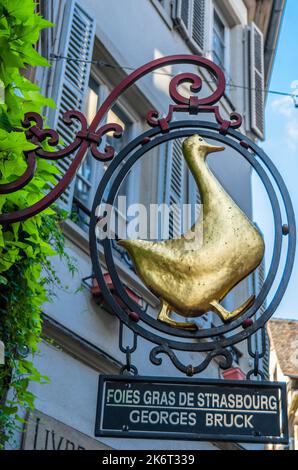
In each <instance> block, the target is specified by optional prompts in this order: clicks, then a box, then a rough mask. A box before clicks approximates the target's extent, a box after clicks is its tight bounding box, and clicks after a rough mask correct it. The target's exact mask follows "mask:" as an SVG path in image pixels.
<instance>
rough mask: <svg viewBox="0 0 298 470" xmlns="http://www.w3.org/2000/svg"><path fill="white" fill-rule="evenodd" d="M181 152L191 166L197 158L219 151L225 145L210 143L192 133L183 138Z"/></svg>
mask: <svg viewBox="0 0 298 470" xmlns="http://www.w3.org/2000/svg"><path fill="white" fill-rule="evenodd" d="M182 149H183V154H184V157H185V160H186V161H187V163H188V164H189V165H190V166H192V163H195V160H197V159H198V158H200V159H203V160H204V159H205V158H206V156H207V155H208V154H209V153H213V152H220V151H222V150H224V149H225V147H222V146H217V145H211V144H209V143H208V142H206V140H204V139H203V138H202V137H201V136H200V135H198V134H194V135H192V136H190V137H188V138H187V139H185V140H184V142H183V144H182Z"/></svg>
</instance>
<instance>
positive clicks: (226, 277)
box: [118, 135, 264, 330]
mask: <svg viewBox="0 0 298 470" xmlns="http://www.w3.org/2000/svg"><path fill="white" fill-rule="evenodd" d="M182 149H183V155H184V158H185V160H186V163H187V165H188V167H189V169H190V171H191V172H192V174H193V176H194V179H195V182H196V184H197V186H198V190H199V192H200V194H201V203H202V211H201V213H200V215H199V217H198V220H197V221H196V223H195V224H194V226H193V227H192V228H191V229H190V230H191V233H190V232H187V233H185V234H184V235H182V236H181V238H179V239H171V240H163V241H156V242H152V241H147V240H119V241H118V243H119V245H121V246H123V247H125V248H126V250H127V251H128V253H129V255H130V257H131V258H132V261H133V264H134V266H135V269H136V272H137V274H138V275H139V277H140V278H141V279H142V280H143V282H144V283H145V285H146V286H147V287H148V288H149V289H150V290H151V291H152V292H153V293H154V294H155V295H156V296H157V297H158V298H159V299H160V301H161V305H160V311H159V314H158V320H160V321H161V322H164V323H166V324H168V325H170V326H172V327H175V328H183V329H187V330H194V329H196V328H197V326H196V324H195V323H194V322H182V321H176V320H175V319H173V318H171V317H170V314H171V312H175V313H177V314H179V315H182V316H184V317H187V318H188V317H198V316H201V315H203V314H204V313H206V312H208V311H210V310H212V311H214V312H216V313H217V314H218V315H219V316H220V318H221V319H222V320H223V321H224V322H228V321H231V320H233V319H235V318H236V317H237V316H239V315H240V314H241V313H243V312H245V311H246V310H247V309H248V308H249V307H250V306H251V305H252V303H253V302H254V296H251V297H250V298H249V299H248V300H247V301H246V302H244V303H243V304H242V305H241V306H240V307H238V308H237V309H235V310H233V311H228V310H226V309H225V308H224V307H223V306H222V305H221V304H220V301H221V300H222V299H223V298H224V297H225V296H226V295H227V294H228V292H230V290H231V289H232V288H233V287H234V286H235V285H236V284H238V283H239V282H240V281H241V280H242V279H244V278H245V277H246V276H247V275H249V274H250V273H251V272H252V271H253V270H254V269H255V268H256V267H257V266H258V265H259V264H260V262H261V260H262V258H263V255H264V241H263V238H262V236H261V234H260V233H259V231H258V230H257V228H256V227H255V226H254V225H253V224H252V222H251V221H250V220H249V219H248V217H247V216H246V215H245V214H244V213H243V212H242V210H241V209H240V208H239V207H238V206H237V204H236V203H235V202H234V201H233V199H232V198H231V197H230V196H229V195H228V194H227V193H226V191H225V190H224V189H223V187H222V186H221V184H220V183H219V182H218V180H217V179H216V177H215V176H214V175H213V173H212V172H211V170H210V169H209V167H208V165H207V162H206V157H207V155H208V154H210V153H212V152H218V151H221V150H224V147H218V146H214V145H210V144H209V143H207V142H206V141H205V140H204V139H202V138H201V137H200V136H199V135H193V136H191V137H188V138H187V139H185V140H184V142H183V145H182ZM197 233H201V234H202V237H197V236H195V235H196V234H197ZM191 235H194V236H191Z"/></svg>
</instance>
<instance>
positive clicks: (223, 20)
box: [209, 1, 231, 94]
mask: <svg viewBox="0 0 298 470" xmlns="http://www.w3.org/2000/svg"><path fill="white" fill-rule="evenodd" d="M215 14H216V15H217V16H218V18H219V20H220V21H221V23H222V25H223V26H224V63H223V64H222V68H223V72H224V74H225V75H227V76H228V78H229V80H231V76H230V72H231V70H230V55H231V53H230V45H231V44H230V41H231V31H230V26H229V24H228V22H227V20H226V18H225V16H224V14H223V12H222V11H221V9H220V8H219V6H218V5H217V4H216V3H215V2H214V1H213V2H212V8H211V15H210V26H211V27H210V35H211V38H210V42H209V44H210V53H211V59H212V60H213V61H214V52H215V51H214V49H213V40H214V39H213V37H214V30H215V26H214V17H215ZM219 66H220V65H219ZM226 92H228V94H229V87H228V86H227V89H226Z"/></svg>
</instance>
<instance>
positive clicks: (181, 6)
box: [173, 0, 192, 37]
mask: <svg viewBox="0 0 298 470" xmlns="http://www.w3.org/2000/svg"><path fill="white" fill-rule="evenodd" d="M191 6H192V0H176V7H175V8H174V9H173V12H174V13H173V19H174V22H175V23H176V26H177V29H178V30H179V32H180V33H181V34H182V36H184V37H189V36H190V35H191V31H190V19H191Z"/></svg>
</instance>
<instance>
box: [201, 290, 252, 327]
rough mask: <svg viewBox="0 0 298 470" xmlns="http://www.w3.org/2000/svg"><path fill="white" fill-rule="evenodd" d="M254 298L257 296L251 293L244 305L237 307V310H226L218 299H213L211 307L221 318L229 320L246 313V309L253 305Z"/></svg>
mask: <svg viewBox="0 0 298 470" xmlns="http://www.w3.org/2000/svg"><path fill="white" fill-rule="evenodd" d="M254 300H255V296H254V295H251V296H250V297H249V298H248V299H247V300H246V301H245V302H244V303H243V304H242V305H240V307H238V308H236V309H235V310H232V311H231V312H230V311H229V310H226V309H225V308H224V307H223V306H222V305H220V303H219V302H217V300H213V301H212V302H210V307H211V309H212V310H213V311H214V312H215V313H217V314H218V315H219V316H220V318H221V319H222V320H223V321H224V322H229V321H231V320H234V319H235V318H236V317H238V316H239V315H241V314H242V313H244V312H245V311H246V310H248V309H249V308H250V307H251V306H252V304H253V302H254Z"/></svg>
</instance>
